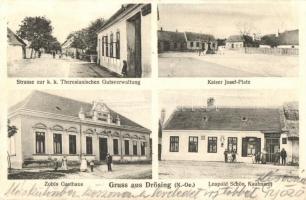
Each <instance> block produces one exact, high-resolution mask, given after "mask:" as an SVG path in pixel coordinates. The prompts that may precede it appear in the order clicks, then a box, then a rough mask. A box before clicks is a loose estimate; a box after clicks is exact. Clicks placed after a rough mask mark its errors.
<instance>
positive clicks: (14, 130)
mask: <svg viewBox="0 0 306 200" xmlns="http://www.w3.org/2000/svg"><path fill="white" fill-rule="evenodd" d="M17 131H18V129H17V127H16V126H11V125H10V120H8V121H7V133H8V134H7V136H8V138H10V137H12V136H14V135H15V134H16V133H17ZM7 161H8V167H9V169H11V166H12V164H11V157H10V154H9V152H7Z"/></svg>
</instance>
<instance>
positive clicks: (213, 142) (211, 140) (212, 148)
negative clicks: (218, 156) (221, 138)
mask: <svg viewBox="0 0 306 200" xmlns="http://www.w3.org/2000/svg"><path fill="white" fill-rule="evenodd" d="M207 146H208V151H207V152H208V153H217V137H208V145H207Z"/></svg>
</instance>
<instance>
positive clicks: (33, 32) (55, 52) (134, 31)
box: [7, 1, 151, 78]
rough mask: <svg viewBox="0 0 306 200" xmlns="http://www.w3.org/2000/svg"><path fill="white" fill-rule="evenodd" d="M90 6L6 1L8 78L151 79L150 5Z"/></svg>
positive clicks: (62, 2)
mask: <svg viewBox="0 0 306 200" xmlns="http://www.w3.org/2000/svg"><path fill="white" fill-rule="evenodd" d="M95 3H97V4H96V5H94V4H90V3H88V2H87V1H76V2H75V4H74V3H73V4H74V5H73V8H71V1H54V3H51V6H46V5H48V3H46V2H44V1H41V2H40V1H28V2H20V1H17V2H15V1H12V2H9V3H8V11H7V12H8V22H7V24H8V25H7V42H8V47H7V69H8V76H9V77H99V78H103V77H108V78H110V77H114V78H119V77H129V78H133V77H135V78H142V77H150V76H151V31H150V30H151V4H119V3H115V4H114V3H112V4H105V2H103V1H101V2H99V1H95ZM25 7H31V9H24V8H25ZM84 10H86V12H85V14H84ZM81 13H83V14H81ZM80 15H81V16H80ZM77 16H79V17H77Z"/></svg>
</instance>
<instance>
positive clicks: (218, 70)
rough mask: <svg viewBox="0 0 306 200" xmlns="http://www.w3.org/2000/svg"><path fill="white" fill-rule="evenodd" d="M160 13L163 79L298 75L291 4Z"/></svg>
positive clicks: (163, 8) (171, 8) (176, 8)
mask: <svg viewBox="0 0 306 200" xmlns="http://www.w3.org/2000/svg"><path fill="white" fill-rule="evenodd" d="M157 12H158V13H157V16H158V19H157V20H158V30H157V43H158V47H157V48H158V67H159V70H158V73H159V77H167V78H171V77H266V76H270V77H296V76H298V71H299V70H298V60H299V17H298V8H297V7H296V6H295V5H293V4H291V3H288V2H282V3H279V2H278V3H276V2H265V3H256V2H255V3H254V2H253V3H252V6H250V5H249V3H245V2H241V3H235V4H230V3H217V4H213V3H212V4H158V9H157ZM280 16H286V17H280ZM203 19H205V20H203Z"/></svg>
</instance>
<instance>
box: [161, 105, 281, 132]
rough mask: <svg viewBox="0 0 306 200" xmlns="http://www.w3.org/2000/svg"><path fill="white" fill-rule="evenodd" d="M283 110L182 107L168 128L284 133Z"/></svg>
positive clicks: (170, 121)
mask: <svg viewBox="0 0 306 200" xmlns="http://www.w3.org/2000/svg"><path fill="white" fill-rule="evenodd" d="M280 112H281V111H280V109H278V108H243V107H239V108H238V107H237V108H235V107H222V108H217V109H211V110H210V109H207V108H181V109H177V110H176V111H174V113H173V114H172V116H171V117H170V118H169V120H168V121H167V123H166V124H165V128H164V130H228V131H262V132H282V128H283V126H284V125H283V123H282V122H281V115H280Z"/></svg>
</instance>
